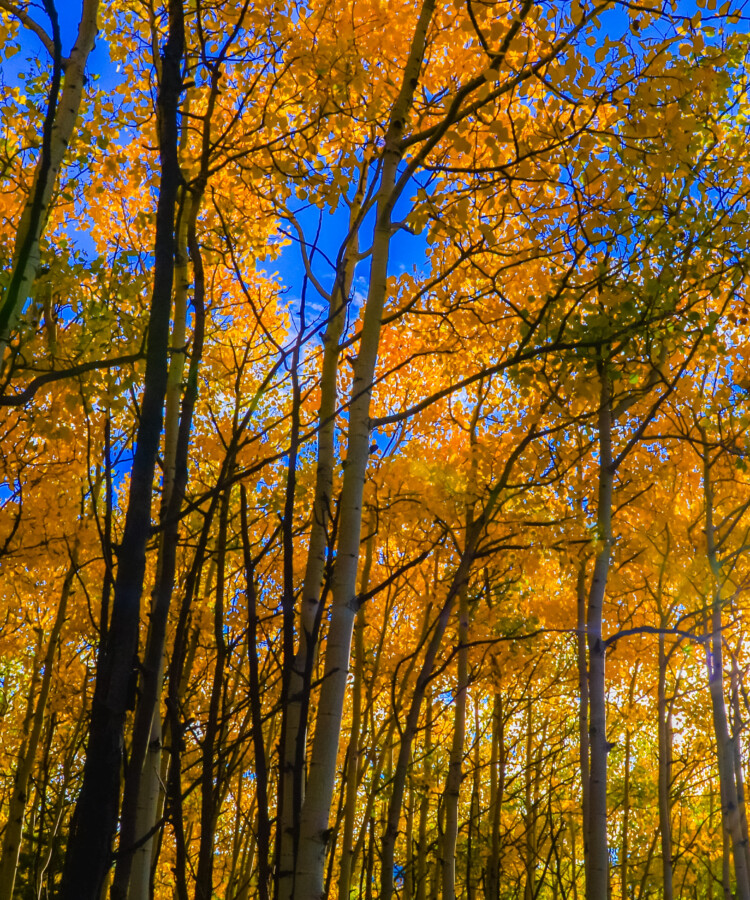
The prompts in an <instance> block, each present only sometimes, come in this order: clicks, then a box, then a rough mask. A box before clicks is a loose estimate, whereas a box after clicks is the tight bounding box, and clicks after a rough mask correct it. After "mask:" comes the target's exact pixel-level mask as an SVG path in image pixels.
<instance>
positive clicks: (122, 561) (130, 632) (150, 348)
mask: <svg viewBox="0 0 750 900" xmlns="http://www.w3.org/2000/svg"><path fill="white" fill-rule="evenodd" d="M183 30H184V26H183V10H182V2H181V0H170V3H169V36H168V39H167V43H166V45H165V49H164V54H163V58H162V81H161V85H160V90H159V97H158V101H157V107H158V111H159V125H160V129H161V140H160V148H161V150H160V155H161V179H160V188H159V200H158V205H157V213H156V239H155V247H154V257H155V267H154V288H153V293H152V297H151V309H150V313H149V329H148V345H147V351H146V374H145V385H144V393H143V401H142V404H141V416H140V420H139V423H138V432H137V438H136V449H135V454H134V458H133V465H132V470H131V480H130V491H129V494H128V504H127V512H126V517H125V528H124V531H123V537H122V542H121V544H120V552H119V554H118V565H117V577H116V580H115V588H114V596H113V600H112V619H111V622H110V625H109V631H108V635H107V641H106V647H105V649H104V651H103V653H102V656H101V660H100V663H99V665H98V668H97V677H96V684H95V688H94V699H93V704H92V711H91V725H90V729H89V742H88V747H87V751H86V761H85V764H84V774H83V784H82V787H81V792H80V795H79V797H78V801H77V803H76V807H75V812H74V814H73V821H72V824H71V831H70V837H69V841H68V847H67V852H66V856H65V864H64V869H63V878H62V885H61V890H60V898H61V900H99V898H100V893H101V890H102V887H103V885H104V881H105V878H106V875H107V871H108V870H109V867H110V864H111V846H112V840H113V838H114V834H115V830H116V827H117V819H118V813H119V803H120V797H119V795H120V771H121V764H122V744H123V730H124V724H125V716H126V713H127V710H128V708H129V707H131V706H132V691H133V683H134V676H135V672H136V662H137V653H138V635H139V628H140V606H141V595H142V592H143V579H144V574H145V567H146V542H147V540H148V536H149V533H150V530H151V501H152V492H153V480H154V468H155V465H156V457H157V453H158V450H159V442H160V437H161V430H162V418H163V407H164V397H165V393H166V386H167V364H168V357H169V320H170V314H171V308H172V280H173V274H174V249H175V237H174V220H175V206H176V202H177V191H178V188H179V184H180V179H181V176H180V169H179V162H178V159H177V110H178V106H179V99H180V91H181V89H182V75H181V66H182V55H183V46H184V34H183Z"/></svg>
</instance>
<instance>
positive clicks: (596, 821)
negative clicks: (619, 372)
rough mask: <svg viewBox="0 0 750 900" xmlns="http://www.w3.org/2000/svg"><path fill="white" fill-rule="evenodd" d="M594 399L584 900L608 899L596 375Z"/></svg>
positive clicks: (605, 401)
mask: <svg viewBox="0 0 750 900" xmlns="http://www.w3.org/2000/svg"><path fill="white" fill-rule="evenodd" d="M600 377H601V395H600V400H599V428H598V430H599V503H598V508H597V539H598V547H599V549H598V552H597V555H596V560H595V562H594V573H593V575H592V578H591V587H590V590H589V598H588V610H587V615H586V631H587V643H588V654H589V684H588V687H589V747H590V752H591V761H590V769H589V822H588V834H589V840H588V844H589V867H588V871H587V879H586V900H607V898H608V897H609V846H608V841H607V754H608V752H609V747H608V744H607V708H606V704H607V696H606V684H605V671H604V663H605V646H604V640H603V637H602V620H603V615H604V595H605V591H606V587H607V575H608V573H609V566H610V560H611V556H612V543H613V540H612V492H613V485H614V474H615V473H614V468H613V463H612V397H611V393H610V384H609V376H608V374H607V373H606V371H604V367H602V371H601V372H600Z"/></svg>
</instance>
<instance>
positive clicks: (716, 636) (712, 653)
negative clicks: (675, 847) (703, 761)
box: [703, 435, 750, 900]
mask: <svg viewBox="0 0 750 900" xmlns="http://www.w3.org/2000/svg"><path fill="white" fill-rule="evenodd" d="M709 452H710V451H709V448H708V446H707V442H706V438H705V435H704V436H703V491H704V496H705V504H706V514H705V533H706V555H707V559H708V565H709V570H710V578H711V582H710V600H711V619H710V621H711V633H710V639H709V641H708V642H707V644H706V668H707V671H708V689H709V694H710V697H711V709H712V713H713V726H714V734H715V736H716V756H717V764H718V770H719V787H720V792H721V813H722V824H723V828H724V831H725V833H726V835H727V836H728V839H729V841H730V843H731V847H732V857H733V859H734V875H735V885H736V887H735V890H736V897H737V900H750V872H749V871H748V854H747V839H746V836H745V835H744V834H743V833H742V823H741V818H740V801H739V796H738V791H737V781H736V777H735V765H734V754H735V748H734V742H733V741H732V738H731V735H730V734H729V722H728V717H727V708H726V702H725V699H724V649H723V642H724V636H723V634H722V612H723V596H722V594H723V592H722V572H721V560H720V559H719V554H718V550H717V547H716V531H715V525H714V492H713V484H712V482H711V463H710V459H709ZM725 856H726V854H725ZM725 890H726V885H725Z"/></svg>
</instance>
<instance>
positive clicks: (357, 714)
mask: <svg viewBox="0 0 750 900" xmlns="http://www.w3.org/2000/svg"><path fill="white" fill-rule="evenodd" d="M373 528H374V522H372V521H371V523H370V531H369V534H368V535H367V545H366V550H365V562H364V566H363V568H362V577H361V580H360V593H364V592H365V591H366V590H367V587H368V584H369V580H370V569H371V567H372V550H373V542H374V538H375V535H374V531H373V530H372V529H373ZM364 664H365V608H364V605H362V606H360V607H359V609H358V610H357V619H356V623H355V626H354V684H353V685H352V727H351V737H350V738H349V747H348V748H347V752H346V762H345V765H344V772H345V774H344V783H345V789H346V800H345V803H344V831H343V837H342V846H341V861H340V863H339V881H338V896H339V900H349V895H350V892H351V883H352V867H353V864H354V823H355V818H356V814H357V786H358V774H359V761H360V757H361V753H362V751H361V747H360V741H361V734H360V732H361V730H362V675H363V670H364Z"/></svg>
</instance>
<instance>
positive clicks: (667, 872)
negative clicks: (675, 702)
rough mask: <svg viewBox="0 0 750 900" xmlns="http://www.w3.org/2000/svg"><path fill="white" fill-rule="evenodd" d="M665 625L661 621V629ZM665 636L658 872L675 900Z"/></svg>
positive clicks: (659, 703) (660, 706) (660, 697)
mask: <svg viewBox="0 0 750 900" xmlns="http://www.w3.org/2000/svg"><path fill="white" fill-rule="evenodd" d="M663 625H664V623H663V622H662V627H663ZM664 642H665V636H664V634H663V633H661V634H660V635H659V684H658V700H657V714H658V717H659V748H658V749H659V833H660V835H661V860H662V865H661V871H662V883H663V887H662V890H663V891H664V900H673V898H674V884H673V881H674V878H673V875H674V873H673V867H672V803H671V798H670V791H671V787H672V747H671V741H670V739H669V728H670V725H669V718H670V717H669V711H668V707H667V654H666V651H665V646H664Z"/></svg>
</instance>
